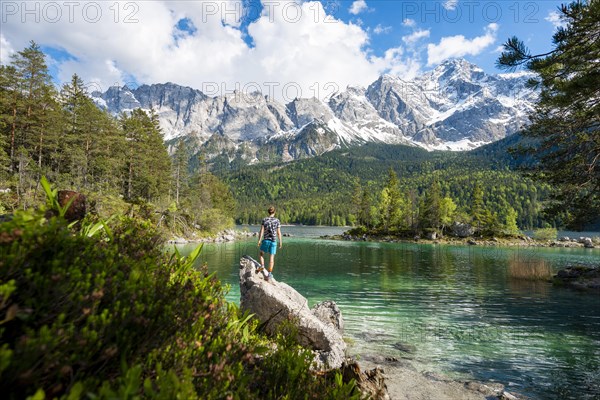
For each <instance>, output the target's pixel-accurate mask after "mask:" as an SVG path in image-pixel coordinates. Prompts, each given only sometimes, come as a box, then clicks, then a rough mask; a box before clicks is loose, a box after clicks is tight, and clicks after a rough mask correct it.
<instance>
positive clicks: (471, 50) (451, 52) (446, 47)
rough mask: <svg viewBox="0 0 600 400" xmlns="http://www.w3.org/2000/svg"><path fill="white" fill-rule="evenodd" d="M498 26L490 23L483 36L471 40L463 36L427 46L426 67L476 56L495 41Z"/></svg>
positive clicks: (451, 37) (448, 38)
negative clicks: (448, 60) (455, 58)
mask: <svg viewBox="0 0 600 400" xmlns="http://www.w3.org/2000/svg"><path fill="white" fill-rule="evenodd" d="M498 28H499V26H498V24H496V23H491V24H489V25H488V26H486V27H485V34H484V35H482V36H477V37H475V38H473V39H467V38H465V37H464V36H463V35H456V36H447V37H443V38H442V39H441V40H440V42H439V43H438V44H433V43H430V44H428V45H427V65H435V64H439V63H440V62H442V61H444V60H446V59H448V58H453V57H463V56H466V55H477V54H479V53H481V52H482V51H483V50H484V49H486V48H487V47H488V46H490V45H492V44H493V43H494V42H495V41H496V33H497V32H498Z"/></svg>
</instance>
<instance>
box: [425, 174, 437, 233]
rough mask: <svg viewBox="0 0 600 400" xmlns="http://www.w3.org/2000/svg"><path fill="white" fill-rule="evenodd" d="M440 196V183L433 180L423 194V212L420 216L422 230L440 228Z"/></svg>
mask: <svg viewBox="0 0 600 400" xmlns="http://www.w3.org/2000/svg"><path fill="white" fill-rule="evenodd" d="M441 202H442V194H441V188H440V183H439V182H438V181H437V179H436V180H434V181H433V182H432V183H431V186H430V187H429V190H428V191H426V192H425V198H424V200H423V210H422V214H421V218H422V221H421V226H422V227H423V228H433V229H436V230H437V229H439V228H440V227H441V226H442V209H441Z"/></svg>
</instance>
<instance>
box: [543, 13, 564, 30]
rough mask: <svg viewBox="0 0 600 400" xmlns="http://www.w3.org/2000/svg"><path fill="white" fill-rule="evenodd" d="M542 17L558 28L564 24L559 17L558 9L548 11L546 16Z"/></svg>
mask: <svg viewBox="0 0 600 400" xmlns="http://www.w3.org/2000/svg"><path fill="white" fill-rule="evenodd" d="M544 19H545V20H546V21H548V22H550V23H551V24H552V25H554V28H560V27H565V26H566V24H565V23H564V21H563V20H561V19H560V14H559V13H558V11H550V13H549V14H548V16H547V17H546V18H544Z"/></svg>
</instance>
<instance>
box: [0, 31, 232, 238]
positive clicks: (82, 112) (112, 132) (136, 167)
mask: <svg viewBox="0 0 600 400" xmlns="http://www.w3.org/2000/svg"><path fill="white" fill-rule="evenodd" d="M174 156H175V157H174V159H171V157H170V156H169V153H168V152H167V147H166V146H165V144H164V142H163V134H162V132H161V130H160V126H159V123H158V117H157V115H156V113H154V112H153V111H152V110H150V112H146V111H144V110H141V109H135V110H133V111H132V112H130V113H128V114H122V115H120V116H119V117H118V118H114V117H112V116H111V115H109V114H108V113H106V112H104V111H101V110H100V109H99V108H98V107H97V106H96V105H95V104H94V102H93V101H92V100H91V99H90V97H89V95H88V93H87V91H86V88H85V85H84V83H83V81H82V80H81V79H80V78H79V77H78V76H77V75H73V77H72V79H71V81H70V82H69V83H67V84H65V85H63V86H62V87H61V88H60V89H57V88H56V87H55V86H54V84H53V83H52V81H51V77H50V74H49V70H48V66H47V64H46V61H45V55H44V53H43V52H42V51H41V50H40V48H39V47H38V46H37V45H36V44H35V43H33V42H32V43H31V45H30V46H29V47H28V48H26V49H24V50H23V51H20V52H18V53H16V54H15V55H14V56H13V58H12V62H11V63H10V64H9V65H0V189H1V191H0V214H3V213H7V212H14V211H15V210H16V209H27V208H29V207H31V206H35V205H38V204H39V203H40V202H41V201H43V193H42V191H41V188H40V186H39V182H40V179H41V177H42V176H46V177H47V179H48V180H49V181H51V182H53V183H54V184H55V185H56V186H57V187H59V188H61V189H70V190H75V191H78V192H82V193H84V194H86V195H88V197H89V198H90V199H91V200H92V202H91V203H92V206H93V207H92V209H93V210H92V211H96V212H99V213H101V214H104V216H108V215H110V214H113V213H124V212H127V213H129V214H134V212H135V213H137V214H138V215H140V216H142V217H143V218H148V219H152V220H154V221H155V222H156V223H157V224H158V225H159V226H161V227H163V228H165V229H166V230H167V231H169V232H170V233H172V234H185V235H189V234H190V233H191V232H192V231H205V232H214V231H216V230H219V229H222V228H224V227H226V226H228V225H229V224H230V223H231V222H232V216H233V209H234V205H233V199H232V197H231V194H230V192H229V190H228V188H227V187H226V186H225V185H223V184H222V183H221V182H220V181H219V180H218V179H217V178H216V177H215V176H214V175H212V174H211V173H209V172H208V171H206V170H198V173H196V174H189V173H188V165H189V157H190V152H189V151H188V149H187V148H186V147H185V146H179V147H178V148H177V149H176V151H175V152H174Z"/></svg>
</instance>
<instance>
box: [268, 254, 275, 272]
mask: <svg viewBox="0 0 600 400" xmlns="http://www.w3.org/2000/svg"><path fill="white" fill-rule="evenodd" d="M270 256H271V257H270V258H269V272H273V267H274V266H275V254H270Z"/></svg>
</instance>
